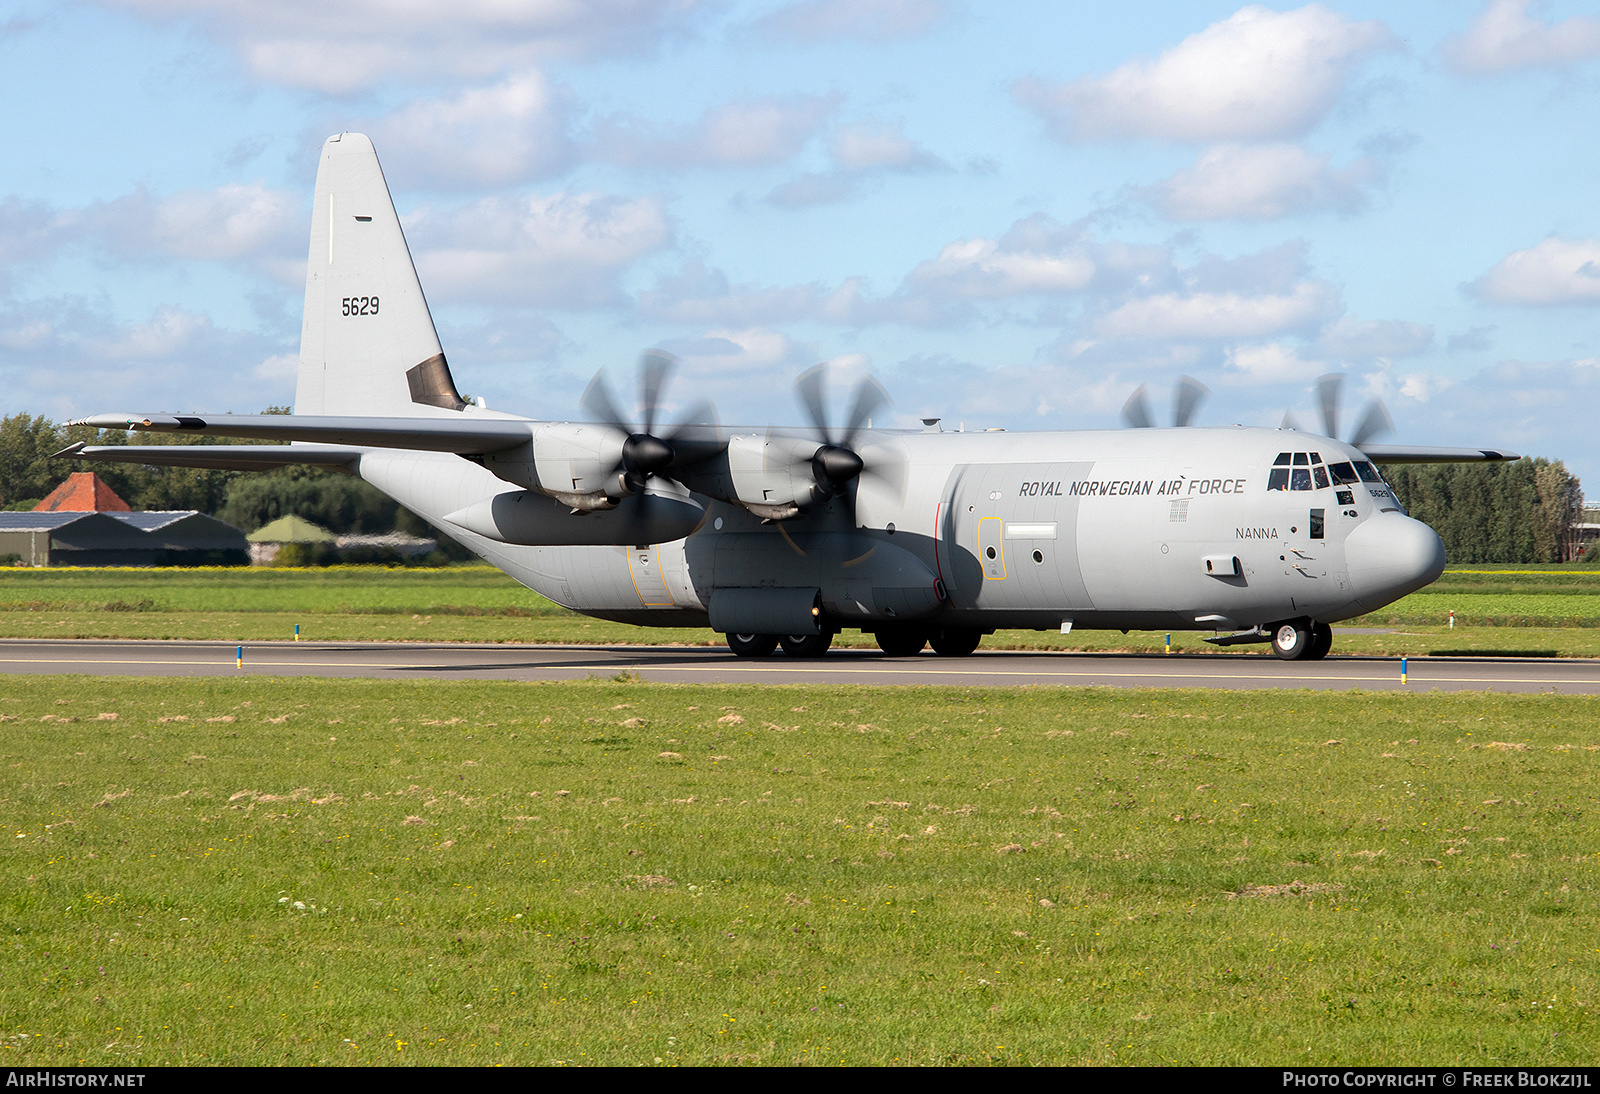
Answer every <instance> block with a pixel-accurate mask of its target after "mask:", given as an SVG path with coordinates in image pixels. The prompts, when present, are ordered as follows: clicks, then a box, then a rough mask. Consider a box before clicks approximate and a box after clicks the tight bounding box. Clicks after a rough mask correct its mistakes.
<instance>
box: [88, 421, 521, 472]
mask: <svg viewBox="0 0 1600 1094" xmlns="http://www.w3.org/2000/svg"><path fill="white" fill-rule="evenodd" d="M67 424H68V425H90V426H94V427H96V428H98V429H144V430H149V431H151V432H154V433H190V432H200V433H220V434H222V435H223V436H225V437H248V438H250V439H252V440H260V441H313V442H320V443H323V444H353V445H362V446H364V447H367V448H407V449H412V450H415V451H419V452H454V453H456V454H457V455H462V456H478V455H482V454H483V453H485V452H498V451H500V450H501V449H504V448H515V447H517V446H518V445H520V444H526V443H527V442H528V441H529V440H530V439H531V438H532V432H531V430H530V425H531V423H529V422H525V421H521V420H519V419H516V418H451V419H445V418H358V417H337V416H324V415H314V414H304V415H301V414H208V415H206V416H205V417H200V416H198V415H188V414H96V415H95V416H94V417H92V418H82V419H79V420H78V421H75V422H68V423H67ZM292 462H304V461H292Z"/></svg>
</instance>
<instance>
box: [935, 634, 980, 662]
mask: <svg viewBox="0 0 1600 1094" xmlns="http://www.w3.org/2000/svg"><path fill="white" fill-rule="evenodd" d="M928 640H929V641H930V642H932V643H933V652H934V653H937V654H938V655H939V656H940V657H965V656H966V655H967V654H969V653H971V652H972V651H973V650H975V649H977V648H978V643H979V642H982V641H983V632H982V631H980V630H978V629H977V628H976V627H944V628H941V629H940V630H936V631H934V632H933V634H932V635H931V636H930V637H929V639H928Z"/></svg>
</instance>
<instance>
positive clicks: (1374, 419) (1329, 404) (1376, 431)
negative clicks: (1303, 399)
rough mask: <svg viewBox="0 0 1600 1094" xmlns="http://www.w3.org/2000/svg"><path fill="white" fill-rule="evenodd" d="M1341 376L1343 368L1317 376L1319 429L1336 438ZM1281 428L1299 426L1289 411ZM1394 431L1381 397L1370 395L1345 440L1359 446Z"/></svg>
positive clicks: (1340, 401) (1285, 412)
mask: <svg viewBox="0 0 1600 1094" xmlns="http://www.w3.org/2000/svg"><path fill="white" fill-rule="evenodd" d="M1344 380H1345V374H1344V373H1342V372H1330V373H1328V374H1327V375H1326V376H1319V377H1317V405H1318V408H1319V409H1320V410H1321V411H1322V432H1323V435H1324V436H1327V437H1333V438H1335V439H1337V438H1338V436H1339V406H1340V404H1341V403H1342V402H1343V395H1344ZM1283 428H1285V429H1299V428H1300V426H1299V424H1298V423H1296V422H1295V420H1294V416H1293V415H1291V414H1290V413H1289V412H1288V411H1284V414H1283ZM1393 431H1394V419H1393V418H1392V417H1390V416H1389V408H1388V407H1386V406H1384V405H1383V400H1381V399H1371V400H1368V402H1367V405H1366V407H1365V408H1364V409H1363V411H1362V413H1361V420H1360V421H1358V422H1357V423H1356V428H1355V430H1354V431H1353V432H1352V433H1351V434H1350V436H1349V437H1347V438H1345V443H1347V444H1349V445H1352V446H1354V447H1356V448H1360V447H1361V446H1362V445H1364V444H1366V443H1368V442H1369V441H1373V440H1376V439H1377V438H1378V437H1381V436H1383V435H1384V434H1385V433H1392V432H1393Z"/></svg>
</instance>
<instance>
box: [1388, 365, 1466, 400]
mask: <svg viewBox="0 0 1600 1094" xmlns="http://www.w3.org/2000/svg"><path fill="white" fill-rule="evenodd" d="M1454 386H1455V381H1454V380H1452V379H1450V378H1449V377H1447V376H1438V375H1435V374H1434V373H1430V372H1413V373H1410V374H1409V375H1406V376H1402V377H1400V378H1399V387H1398V389H1397V390H1398V391H1399V394H1400V395H1401V396H1403V397H1404V398H1407V399H1412V400H1415V401H1416V402H1419V403H1426V402H1428V401H1429V400H1430V399H1432V398H1433V397H1434V396H1436V395H1439V394H1441V393H1442V392H1445V391H1448V390H1449V389H1450V388H1452V387H1454Z"/></svg>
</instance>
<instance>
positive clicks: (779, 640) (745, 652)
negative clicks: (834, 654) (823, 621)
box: [728, 631, 833, 657]
mask: <svg viewBox="0 0 1600 1094" xmlns="http://www.w3.org/2000/svg"><path fill="white" fill-rule="evenodd" d="M831 645H833V632H832V631H823V632H822V633H821V634H734V633H732V632H731V631H730V632H729V633H728V648H729V649H730V650H732V651H733V652H734V653H735V654H737V655H738V656H740V657H767V656H769V655H771V653H772V651H773V650H775V649H777V648H778V647H779V646H782V647H783V652H784V653H785V654H787V655H788V656H790V657H821V656H822V655H823V654H825V653H827V652H828V647H829V646H831Z"/></svg>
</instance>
